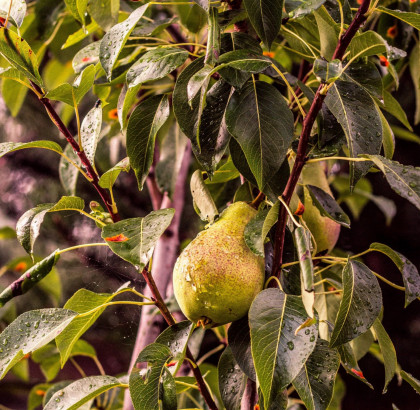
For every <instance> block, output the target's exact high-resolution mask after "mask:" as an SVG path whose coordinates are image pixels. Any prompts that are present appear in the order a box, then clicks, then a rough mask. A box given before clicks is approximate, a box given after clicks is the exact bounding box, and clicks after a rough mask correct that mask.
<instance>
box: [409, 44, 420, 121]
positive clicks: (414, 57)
mask: <svg viewBox="0 0 420 410" xmlns="http://www.w3.org/2000/svg"><path fill="white" fill-rule="evenodd" d="M419 61H420V42H417V44H416V45H415V46H414V48H413V49H412V51H411V55H410V61H409V67H410V74H411V79H412V81H413V85H414V92H415V95H416V111H415V113H414V125H417V124H418V123H419V122H420V62H419ZM409 129H410V128H409Z"/></svg>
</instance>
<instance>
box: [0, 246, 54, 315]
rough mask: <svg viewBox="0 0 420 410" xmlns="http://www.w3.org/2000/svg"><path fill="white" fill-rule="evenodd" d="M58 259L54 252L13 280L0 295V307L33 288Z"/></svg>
mask: <svg viewBox="0 0 420 410" xmlns="http://www.w3.org/2000/svg"><path fill="white" fill-rule="evenodd" d="M58 259H59V255H57V251H54V252H53V253H52V254H51V255H49V256H47V257H46V258H45V259H42V260H41V261H40V262H38V263H36V264H35V265H33V266H32V267H31V268H29V269H28V270H27V271H26V272H25V273H24V274H23V275H22V276H21V277H20V278H19V279H17V280H15V281H14V282H13V283H12V284H11V285H9V286H8V287H7V288H6V289H4V290H3V292H1V293H0V307H2V306H4V305H5V304H6V303H7V302H8V301H9V300H11V299H13V298H14V297H16V296H19V295H23V294H24V293H26V292H27V291H28V290H30V289H31V288H33V287H34V286H35V285H36V284H37V283H38V282H40V281H41V280H42V279H43V278H45V276H47V275H48V274H49V273H50V272H51V270H52V268H53V267H54V265H55V264H56V263H57V262H58Z"/></svg>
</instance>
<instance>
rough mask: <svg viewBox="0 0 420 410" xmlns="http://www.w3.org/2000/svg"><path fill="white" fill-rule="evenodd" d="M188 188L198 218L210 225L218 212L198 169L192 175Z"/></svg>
mask: <svg viewBox="0 0 420 410" xmlns="http://www.w3.org/2000/svg"><path fill="white" fill-rule="evenodd" d="M190 187H191V194H192V197H193V201H194V206H195V208H196V209H197V210H198V214H199V216H200V218H201V219H202V220H203V221H208V222H209V223H210V224H212V223H213V222H214V220H215V219H216V217H217V216H218V215H219V211H218V209H217V206H216V204H215V203H214V201H213V198H212V197H211V194H210V191H209V188H208V186H207V185H206V184H205V183H204V181H203V176H202V174H201V171H200V170H199V169H197V170H196V171H195V172H194V174H193V175H192V177H191V182H190Z"/></svg>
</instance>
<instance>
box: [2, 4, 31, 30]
mask: <svg viewBox="0 0 420 410" xmlns="http://www.w3.org/2000/svg"><path fill="white" fill-rule="evenodd" d="M10 3H12V7H10ZM9 9H10V16H9V17H11V18H12V20H13V21H14V22H15V24H16V25H17V26H18V27H20V26H21V25H22V23H23V19H24V18H25V15H26V2H25V0H0V16H2V17H4V18H5V17H6V16H7V15H8V14H9Z"/></svg>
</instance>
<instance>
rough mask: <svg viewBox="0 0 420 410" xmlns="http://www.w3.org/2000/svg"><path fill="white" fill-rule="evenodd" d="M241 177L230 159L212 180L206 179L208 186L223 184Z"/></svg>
mask: <svg viewBox="0 0 420 410" xmlns="http://www.w3.org/2000/svg"><path fill="white" fill-rule="evenodd" d="M239 176H240V173H239V171H238V170H237V169H236V167H235V165H234V164H233V161H232V158H228V160H227V161H226V162H225V163H224V164H223V165H222V166H221V167H220V168H218V169H217V170H216V172H215V173H214V174H213V177H212V178H211V179H210V178H208V179H206V181H205V182H206V184H207V185H213V184H223V183H225V182H229V181H232V180H234V179H236V178H239Z"/></svg>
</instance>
